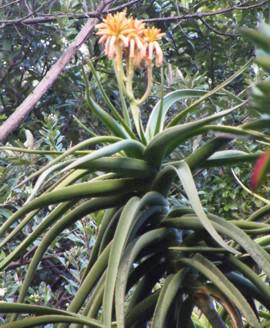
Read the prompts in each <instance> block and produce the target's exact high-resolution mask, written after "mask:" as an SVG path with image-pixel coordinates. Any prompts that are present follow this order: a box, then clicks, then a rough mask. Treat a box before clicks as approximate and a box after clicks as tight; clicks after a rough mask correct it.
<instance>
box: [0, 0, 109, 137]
mask: <svg viewBox="0 0 270 328" xmlns="http://www.w3.org/2000/svg"><path fill="white" fill-rule="evenodd" d="M113 1H114V0H102V1H101V2H100V4H99V6H98V7H97V10H96V15H97V17H98V16H99V15H101V14H102V12H103V11H104V10H105V9H106V8H107V6H108V5H109V4H110V3H112V2H113ZM96 24H97V19H96V18H94V19H92V18H90V19H88V21H87V22H86V24H85V25H84V26H83V28H82V29H81V31H80V32H79V34H78V35H77V36H76V38H75V39H74V41H73V42H72V43H71V44H70V46H69V47H68V48H67V49H66V51H65V52H64V53H63V55H62V56H61V57H60V58H59V59H58V60H57V62H56V63H55V64H54V65H53V66H52V67H51V68H50V70H49V71H48V72H47V74H46V75H45V76H44V77H43V79H42V80H41V81H40V82H39V84H38V85H37V86H36V88H35V89H34V90H33V91H32V93H31V94H29V95H28V97H26V99H25V100H24V101H23V102H22V103H21V105H20V106H19V107H17V109H16V111H15V112H14V113H13V114H12V115H11V116H10V117H9V118H8V119H7V120H6V121H5V122H4V123H3V124H2V126H1V127H0V142H4V141H5V140H6V139H7V137H8V136H9V135H10V134H11V133H12V132H13V131H15V130H16V129H17V128H18V126H19V125H20V124H21V123H22V122H23V121H24V119H25V118H26V117H27V116H28V115H29V114H30V113H31V111H32V110H33V108H34V106H35V105H36V104H37V102H38V101H39V100H40V99H41V97H42V96H43V95H44V94H45V93H46V92H47V91H48V89H49V88H50V87H51V86H52V85H53V83H54V82H55V81H56V79H57V78H58V76H59V75H60V74H61V73H62V71H63V70H64V68H65V66H66V65H67V64H68V63H69V61H70V60H71V58H72V57H73V56H74V55H75V53H76V52H77V50H78V48H79V47H80V46H81V45H82V44H83V43H84V42H85V41H86V40H87V39H88V38H89V36H90V34H91V32H92V31H93V29H94V27H95V25H96Z"/></svg>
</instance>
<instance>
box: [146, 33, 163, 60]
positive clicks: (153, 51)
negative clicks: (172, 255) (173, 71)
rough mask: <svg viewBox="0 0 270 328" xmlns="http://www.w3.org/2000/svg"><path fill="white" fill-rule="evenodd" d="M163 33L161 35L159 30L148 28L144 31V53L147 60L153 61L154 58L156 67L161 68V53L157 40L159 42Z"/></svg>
mask: <svg viewBox="0 0 270 328" xmlns="http://www.w3.org/2000/svg"><path fill="white" fill-rule="evenodd" d="M164 35H165V33H161V32H160V29H159V28H156V27H148V28H146V29H145V30H144V40H145V41H146V42H145V53H146V55H145V56H146V58H147V59H148V60H150V61H151V60H153V57H154V56H155V57H156V66H161V65H162V63H163V52H162V50H161V48H160V45H159V43H158V40H160V39H161V38H162V37H163V36H164Z"/></svg>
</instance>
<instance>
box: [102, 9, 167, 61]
mask: <svg viewBox="0 0 270 328" xmlns="http://www.w3.org/2000/svg"><path fill="white" fill-rule="evenodd" d="M96 27H97V29H98V32H97V35H98V36H100V40H99V43H102V44H104V46H105V47H104V51H105V54H106V55H107V56H108V57H109V58H110V59H114V58H115V57H116V56H117V51H118V50H119V49H120V50H121V51H122V52H123V51H124V53H126V54H127V56H128V57H129V58H131V59H132V60H133V64H134V65H135V66H139V65H141V64H142V63H145V64H146V65H148V64H150V63H151V62H152V60H153V59H154V58H155V63H156V66H161V65H162V63H163V52H162V50H161V48H160V45H159V43H158V41H159V40H160V39H161V38H162V37H163V36H164V35H165V33H161V31H160V29H158V28H156V27H147V26H146V25H145V23H143V22H142V21H141V20H138V19H136V18H133V17H127V16H126V12H124V11H123V12H118V13H116V14H114V15H112V14H109V15H108V16H106V17H105V18H104V19H103V21H102V23H100V24H97V26H96Z"/></svg>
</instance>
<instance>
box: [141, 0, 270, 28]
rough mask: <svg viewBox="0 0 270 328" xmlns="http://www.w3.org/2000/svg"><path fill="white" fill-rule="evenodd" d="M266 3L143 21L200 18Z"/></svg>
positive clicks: (267, 1)
mask: <svg viewBox="0 0 270 328" xmlns="http://www.w3.org/2000/svg"><path fill="white" fill-rule="evenodd" d="M266 4H269V0H265V1H262V2H259V3H256V4H253V5H248V4H243V5H241V6H232V7H228V8H224V9H219V10H216V11H208V12H199V13H194V14H186V15H181V16H168V17H158V18H149V19H145V20H144V21H145V22H147V23H152V22H168V21H180V20H188V19H201V18H202V17H208V16H216V15H223V14H227V13H229V12H232V11H236V10H250V9H255V8H259V7H263V6H264V5H266Z"/></svg>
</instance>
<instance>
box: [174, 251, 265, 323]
mask: <svg viewBox="0 0 270 328" xmlns="http://www.w3.org/2000/svg"><path fill="white" fill-rule="evenodd" d="M180 261H181V262H182V263H185V264H188V265H190V266H192V267H194V268H195V269H197V270H198V271H200V272H201V273H202V274H203V275H205V276H206V277H207V278H208V279H209V280H210V281H212V282H213V283H214V284H215V285H216V286H217V287H218V288H219V289H220V290H221V291H222V292H223V293H224V294H225V295H226V296H227V297H228V299H229V300H230V301H231V302H232V303H234V304H235V306H236V307H237V308H238V309H239V310H240V311H241V312H242V314H243V315H244V316H245V317H246V319H247V320H248V322H249V324H250V325H252V326H253V327H255V328H260V327H261V325H260V323H259V321H258V319H257V317H256V315H255V313H254V312H253V310H252V308H251V307H250V305H249V304H248V302H247V301H246V299H245V297H243V295H242V294H241V293H240V292H239V290H238V289H237V288H235V287H234V285H233V284H232V283H231V282H230V281H229V280H228V279H227V278H226V276H225V275H224V274H223V273H222V272H221V271H220V270H219V269H218V268H217V267H216V266H215V265H214V264H213V263H212V262H210V261H209V260H207V259H206V258H205V257H203V256H202V255H199V254H197V255H195V256H194V257H193V258H191V259H181V260H180Z"/></svg>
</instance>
